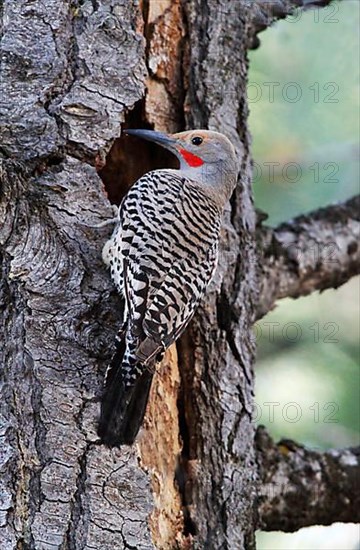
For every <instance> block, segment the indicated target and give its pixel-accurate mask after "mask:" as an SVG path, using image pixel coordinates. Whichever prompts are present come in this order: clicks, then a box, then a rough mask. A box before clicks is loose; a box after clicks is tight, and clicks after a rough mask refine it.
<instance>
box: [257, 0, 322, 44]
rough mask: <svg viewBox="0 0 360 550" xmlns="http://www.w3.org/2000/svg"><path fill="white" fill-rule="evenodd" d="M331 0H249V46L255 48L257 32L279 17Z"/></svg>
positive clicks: (319, 5) (320, 6) (282, 17)
mask: <svg viewBox="0 0 360 550" xmlns="http://www.w3.org/2000/svg"><path fill="white" fill-rule="evenodd" d="M331 1H332V0H251V5H250V26H249V29H248V30H249V34H248V36H249V41H248V43H249V48H250V49H256V48H258V47H259V45H260V40H259V38H258V37H257V34H258V33H259V32H261V31H263V30H265V29H267V28H268V27H270V25H272V24H273V23H274V22H275V21H277V20H279V19H284V18H285V17H287V16H288V15H292V14H294V12H295V11H296V10H297V9H302V10H307V9H310V8H322V7H326V6H327V5H328V4H330V2H331Z"/></svg>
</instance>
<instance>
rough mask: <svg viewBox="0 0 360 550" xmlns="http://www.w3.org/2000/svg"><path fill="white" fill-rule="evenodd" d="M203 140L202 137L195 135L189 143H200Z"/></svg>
mask: <svg viewBox="0 0 360 550" xmlns="http://www.w3.org/2000/svg"><path fill="white" fill-rule="evenodd" d="M203 141H204V140H203V138H202V137H200V136H195V137H193V138H192V140H191V143H192V144H193V145H201V144H202V142H203Z"/></svg>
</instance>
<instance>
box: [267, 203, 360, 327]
mask: <svg viewBox="0 0 360 550" xmlns="http://www.w3.org/2000/svg"><path fill="white" fill-rule="evenodd" d="M359 222H360V196H356V197H353V198H352V199H350V200H348V201H347V202H345V203H342V204H335V205H331V206H328V207H326V208H321V209H319V210H316V211H314V212H312V213H310V214H307V215H303V216H299V217H298V218H295V219H294V220H292V221H290V222H287V223H283V224H281V225H280V226H278V227H277V228H275V229H271V228H265V227H263V228H261V231H260V232H259V235H258V236H259V241H260V242H259V244H260V248H261V255H262V261H260V270H261V273H260V296H261V299H260V304H259V310H258V317H261V316H262V315H264V314H265V313H267V312H268V311H269V310H270V309H272V307H273V305H274V303H275V301H276V300H278V299H280V298H285V297H291V298H298V297H299V296H306V295H307V294H310V293H311V292H313V291H315V290H325V289H327V288H337V287H338V286H340V285H342V284H343V283H345V282H346V281H348V280H349V279H350V278H351V277H353V276H354V275H357V274H358V273H359V271H360V247H359V245H358V239H359V230H360V223H359Z"/></svg>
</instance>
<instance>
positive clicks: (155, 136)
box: [124, 130, 176, 151]
mask: <svg viewBox="0 0 360 550" xmlns="http://www.w3.org/2000/svg"><path fill="white" fill-rule="evenodd" d="M124 134H127V135H129V136H136V137H139V138H142V139H147V140H148V141H153V142H154V143H158V144H159V145H162V146H163V147H166V148H167V149H170V151H174V145H175V143H176V139H175V138H173V137H172V136H169V135H167V134H163V133H162V132H155V131H154V130H124Z"/></svg>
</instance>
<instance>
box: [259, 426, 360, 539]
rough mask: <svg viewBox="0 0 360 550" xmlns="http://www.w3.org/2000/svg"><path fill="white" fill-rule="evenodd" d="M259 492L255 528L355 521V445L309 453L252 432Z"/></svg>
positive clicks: (358, 469)
mask: <svg viewBox="0 0 360 550" xmlns="http://www.w3.org/2000/svg"><path fill="white" fill-rule="evenodd" d="M256 446H257V459H258V465H259V473H260V479H261V481H262V486H261V495H260V496H259V499H258V522H259V523H258V527H259V528H260V529H262V530H265V531H275V530H280V531H285V532H292V531H297V530H298V529H301V528H302V527H307V526H310V525H330V524H331V523H334V522H344V523H349V522H355V523H356V522H359V521H360V492H359V479H360V447H359V448H356V449H341V450H331V451H327V452H324V453H320V452H317V451H311V450H309V449H306V448H305V447H303V446H301V445H298V444H297V443H294V442H293V441H290V440H282V441H280V442H279V443H278V444H275V443H274V442H273V440H272V439H271V438H270V436H269V435H268V433H267V432H266V430H265V428H264V427H263V426H260V427H259V428H258V431H257V434H256Z"/></svg>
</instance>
